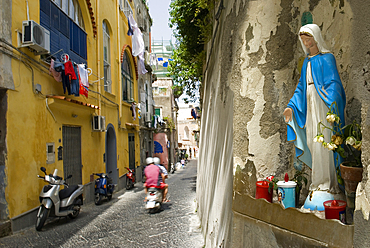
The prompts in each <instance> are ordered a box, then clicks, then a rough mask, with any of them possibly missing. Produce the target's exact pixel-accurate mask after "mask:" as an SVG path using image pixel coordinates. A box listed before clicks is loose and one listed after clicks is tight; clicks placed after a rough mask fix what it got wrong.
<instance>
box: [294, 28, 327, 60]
mask: <svg viewBox="0 0 370 248" xmlns="http://www.w3.org/2000/svg"><path fill="white" fill-rule="evenodd" d="M300 34H309V35H311V36H312V37H313V38H314V39H315V41H316V44H317V48H319V51H320V52H321V53H330V51H329V49H327V46H326V43H325V41H324V39H323V38H322V36H321V31H320V28H319V26H317V25H316V24H306V25H304V26H302V27H301V29H300V30H299V33H298V37H299V40H300V41H301V45H302V48H303V51H304V52H305V53H306V54H308V53H309V51H308V49H307V48H306V46H305V45H304V44H303V42H302V39H301V36H300Z"/></svg>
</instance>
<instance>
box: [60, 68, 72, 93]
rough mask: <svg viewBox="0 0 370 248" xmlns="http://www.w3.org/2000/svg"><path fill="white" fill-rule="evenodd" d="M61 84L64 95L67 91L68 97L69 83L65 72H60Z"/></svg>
mask: <svg viewBox="0 0 370 248" xmlns="http://www.w3.org/2000/svg"><path fill="white" fill-rule="evenodd" d="M62 83H63V91H64V94H65V93H66V91H67V92H68V95H70V94H71V82H70V81H69V76H67V75H66V74H65V71H62Z"/></svg>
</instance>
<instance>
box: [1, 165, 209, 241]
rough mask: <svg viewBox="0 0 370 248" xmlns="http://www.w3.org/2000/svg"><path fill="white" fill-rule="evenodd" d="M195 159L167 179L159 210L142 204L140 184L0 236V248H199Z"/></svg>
mask: <svg viewBox="0 0 370 248" xmlns="http://www.w3.org/2000/svg"><path fill="white" fill-rule="evenodd" d="M196 173H197V161H196V160H191V161H190V162H189V163H188V165H187V166H186V167H185V169H180V170H177V171H176V172H175V173H174V174H170V175H169V178H168V179H167V181H166V182H167V183H168V184H169V195H168V198H169V199H170V200H171V201H170V202H169V203H166V204H164V205H163V206H162V209H163V210H162V211H160V212H159V213H156V214H149V213H148V212H147V211H146V210H145V208H144V201H143V200H144V189H143V184H142V183H141V182H139V183H137V184H136V185H135V188H134V189H133V190H129V191H125V190H122V191H120V192H118V193H116V194H115V195H114V196H113V199H112V200H111V201H110V202H108V201H104V202H103V204H102V205H100V206H95V204H94V203H89V204H87V205H84V206H83V207H82V211H81V213H80V216H79V217H78V218H77V219H75V220H71V219H69V218H61V219H59V220H58V219H54V220H52V219H49V220H50V221H49V222H47V223H46V225H45V226H44V227H43V229H42V231H41V232H37V231H36V230H35V228H34V227H32V228H28V229H26V230H23V231H21V232H18V233H15V234H14V235H12V236H8V237H4V238H2V239H0V247H195V248H199V247H203V238H202V234H201V229H200V222H199V219H198V216H197V215H196V202H195V196H196V193H195V188H196V178H197V176H196V175H197V174H196Z"/></svg>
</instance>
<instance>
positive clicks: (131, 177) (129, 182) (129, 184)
mask: <svg viewBox="0 0 370 248" xmlns="http://www.w3.org/2000/svg"><path fill="white" fill-rule="evenodd" d="M126 169H127V170H128V172H127V174H126V189H127V190H128V189H132V188H133V187H134V184H135V171H134V170H132V169H130V168H128V167H126Z"/></svg>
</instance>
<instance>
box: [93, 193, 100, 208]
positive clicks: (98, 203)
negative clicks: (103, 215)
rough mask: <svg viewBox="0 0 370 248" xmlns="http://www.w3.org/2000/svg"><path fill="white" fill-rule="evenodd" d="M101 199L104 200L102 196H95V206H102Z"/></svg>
mask: <svg viewBox="0 0 370 248" xmlns="http://www.w3.org/2000/svg"><path fill="white" fill-rule="evenodd" d="M101 199H102V196H101V194H99V193H98V194H95V200H94V202H95V205H100V204H101Z"/></svg>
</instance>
